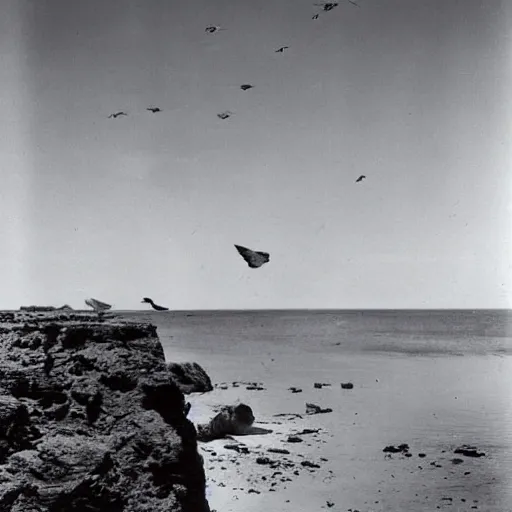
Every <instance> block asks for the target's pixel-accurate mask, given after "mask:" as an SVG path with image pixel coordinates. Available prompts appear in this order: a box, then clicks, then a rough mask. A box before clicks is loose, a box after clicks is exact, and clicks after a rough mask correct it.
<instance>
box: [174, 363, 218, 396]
mask: <svg viewBox="0 0 512 512" xmlns="http://www.w3.org/2000/svg"><path fill="white" fill-rule="evenodd" d="M167 368H168V369H169V372H170V373H171V375H172V378H173V379H174V381H175V382H176V384H177V386H178V387H179V388H180V390H181V392H182V393H185V394H186V395H188V394H189V393H205V392H207V391H212V389H213V386H212V382H211V380H210V377H208V374H207V373H206V372H205V371H204V370H203V368H201V366H199V365H198V364H197V363H169V364H168V365H167Z"/></svg>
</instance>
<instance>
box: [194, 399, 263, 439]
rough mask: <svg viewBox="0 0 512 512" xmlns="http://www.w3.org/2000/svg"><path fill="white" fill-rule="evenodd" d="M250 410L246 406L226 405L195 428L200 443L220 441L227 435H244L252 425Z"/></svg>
mask: <svg viewBox="0 0 512 512" xmlns="http://www.w3.org/2000/svg"><path fill="white" fill-rule="evenodd" d="M254 419H255V418H254V414H253V412H252V409H251V408H250V407H249V406H248V405H246V404H238V405H227V406H225V407H223V408H222V410H221V411H220V412H219V413H218V414H217V415H216V416H214V417H213V419H212V420H211V421H210V422H209V423H207V424H203V423H201V424H199V425H198V426H197V437H198V439H199V440H200V441H205V442H206V441H212V440H214V439H221V438H223V437H226V436H227V435H244V434H246V433H248V431H249V429H250V428H251V426H252V424H253V423H254Z"/></svg>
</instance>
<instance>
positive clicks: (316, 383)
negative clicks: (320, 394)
mask: <svg viewBox="0 0 512 512" xmlns="http://www.w3.org/2000/svg"><path fill="white" fill-rule="evenodd" d="M325 386H330V384H326V383H325V382H315V383H314V384H313V387H314V388H315V389H322V388H323V387H325Z"/></svg>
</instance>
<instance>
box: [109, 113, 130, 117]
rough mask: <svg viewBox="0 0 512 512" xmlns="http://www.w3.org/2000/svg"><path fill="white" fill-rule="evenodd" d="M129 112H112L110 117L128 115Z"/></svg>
mask: <svg viewBox="0 0 512 512" xmlns="http://www.w3.org/2000/svg"><path fill="white" fill-rule="evenodd" d="M127 115H128V114H127V113H126V112H116V113H115V114H110V115H109V116H108V118H109V119H110V118H113V119H117V118H118V117H119V116H127Z"/></svg>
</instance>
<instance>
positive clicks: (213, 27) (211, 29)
mask: <svg viewBox="0 0 512 512" xmlns="http://www.w3.org/2000/svg"><path fill="white" fill-rule="evenodd" d="M219 30H226V29H225V28H221V27H219V26H218V25H209V26H208V27H206V28H205V29H204V31H205V32H208V34H215V32H218V31H219Z"/></svg>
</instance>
